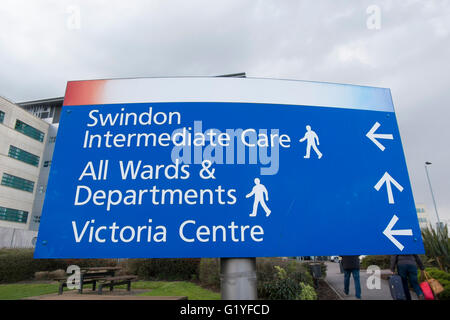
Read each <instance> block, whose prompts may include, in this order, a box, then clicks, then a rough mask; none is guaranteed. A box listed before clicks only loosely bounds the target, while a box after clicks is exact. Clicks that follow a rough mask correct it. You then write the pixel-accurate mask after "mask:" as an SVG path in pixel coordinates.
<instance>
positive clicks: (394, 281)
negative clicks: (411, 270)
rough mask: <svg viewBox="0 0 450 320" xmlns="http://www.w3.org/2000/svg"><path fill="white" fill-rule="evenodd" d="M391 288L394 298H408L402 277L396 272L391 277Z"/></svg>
mask: <svg viewBox="0 0 450 320" xmlns="http://www.w3.org/2000/svg"><path fill="white" fill-rule="evenodd" d="M389 289H391V296H392V299H394V300H406V294H405V290H404V289H403V282H402V278H401V277H400V276H399V275H397V274H395V275H392V276H391V277H390V278H389Z"/></svg>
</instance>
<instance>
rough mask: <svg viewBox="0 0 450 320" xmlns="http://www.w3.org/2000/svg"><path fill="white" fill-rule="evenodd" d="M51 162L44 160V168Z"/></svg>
mask: <svg viewBox="0 0 450 320" xmlns="http://www.w3.org/2000/svg"><path fill="white" fill-rule="evenodd" d="M51 164H52V162H51V161H44V168H47V167H50V165H51Z"/></svg>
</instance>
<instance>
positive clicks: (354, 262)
mask: <svg viewBox="0 0 450 320" xmlns="http://www.w3.org/2000/svg"><path fill="white" fill-rule="evenodd" d="M342 268H343V269H344V270H350V269H359V256H342Z"/></svg>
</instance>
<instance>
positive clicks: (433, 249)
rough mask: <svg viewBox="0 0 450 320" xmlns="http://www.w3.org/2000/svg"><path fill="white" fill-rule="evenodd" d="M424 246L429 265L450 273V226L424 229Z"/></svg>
mask: <svg viewBox="0 0 450 320" xmlns="http://www.w3.org/2000/svg"><path fill="white" fill-rule="evenodd" d="M421 231H422V238H423V246H424V248H425V254H426V256H427V258H428V261H427V262H428V263H429V264H432V265H433V266H435V267H438V268H439V269H441V270H444V271H446V272H449V271H450V238H449V237H448V226H447V225H444V227H442V228H439V229H434V228H431V226H429V227H428V228H425V229H422V230H421Z"/></svg>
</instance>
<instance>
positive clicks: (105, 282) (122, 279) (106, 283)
mask: <svg viewBox="0 0 450 320" xmlns="http://www.w3.org/2000/svg"><path fill="white" fill-rule="evenodd" d="M136 280H137V276H129V275H128V276H127V275H125V276H117V277H106V278H103V279H99V280H98V282H99V284H98V294H102V293H103V287H109V291H113V288H114V286H119V285H122V284H126V285H127V291H130V290H131V282H132V281H136Z"/></svg>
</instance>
